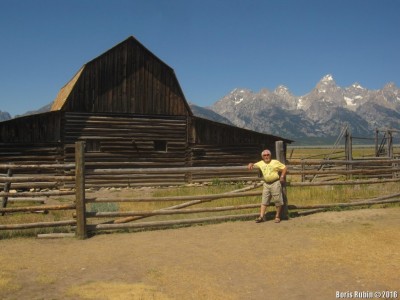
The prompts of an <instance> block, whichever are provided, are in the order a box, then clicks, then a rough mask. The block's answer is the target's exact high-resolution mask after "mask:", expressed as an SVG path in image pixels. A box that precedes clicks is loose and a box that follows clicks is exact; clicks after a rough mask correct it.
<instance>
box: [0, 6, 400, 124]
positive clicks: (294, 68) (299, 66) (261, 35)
mask: <svg viewBox="0 0 400 300" xmlns="http://www.w3.org/2000/svg"><path fill="white" fill-rule="evenodd" d="M399 16H400V1H399V0H336V1H332V0H331V1H328V0H274V1H269V0H264V1H251V0H243V1H239V0H230V1H228V0H202V1H191V0H186V1H185V0H141V1H138V0H112V1H111V0H110V1H105V0H69V1H61V0H0V43H1V44H0V45H1V47H0V54H1V55H0V110H2V111H8V112H9V113H10V114H11V115H12V116H14V115H16V114H22V113H25V112H26V111H29V110H36V109H38V108H40V107H42V106H44V105H46V104H48V103H50V102H51V101H53V100H54V98H55V97H56V95H57V93H58V91H59V90H60V89H61V88H62V87H63V86H64V85H65V84H66V83H67V82H68V81H69V80H70V79H71V78H72V76H73V75H74V74H75V73H76V72H77V71H78V70H79V68H80V67H81V66H82V65H84V64H85V63H87V62H88V61H90V60H92V59H93V58H95V57H97V56H98V55H100V54H102V53H103V52H105V51H107V50H108V49H110V48H111V47H113V46H115V45H116V44H118V43H119V42H121V41H123V40H125V39H126V38H128V37H129V36H131V35H132V36H134V37H136V38H137V39H138V40H139V41H140V42H141V43H142V44H144V45H145V46H146V47H147V48H148V49H149V50H150V51H152V52H153V53H154V54H155V55H156V56H158V57H159V58H160V59H161V60H163V61H164V62H165V63H166V64H168V65H169V66H170V67H172V68H173V69H174V70H175V73H176V75H177V77H178V80H179V82H180V85H181V87H182V90H183V92H184V94H185V96H186V99H187V100H188V101H190V102H193V103H195V104H197V105H200V106H208V105H212V104H213V103H214V102H215V101H217V100H219V99H220V98H221V97H223V96H225V95H226V94H228V93H229V92H230V91H232V90H233V89H235V88H248V89H251V90H253V91H255V92H256V91H259V90H260V89H262V88H267V89H270V90H273V89H275V88H276V87H277V86H278V85H280V84H284V85H286V86H287V87H288V88H289V89H290V90H291V92H292V93H293V94H295V95H297V96H300V95H304V94H306V93H307V92H309V91H310V90H311V89H313V88H314V87H315V85H316V83H317V82H318V81H319V80H320V79H321V78H322V77H323V76H324V75H326V74H332V75H333V77H334V79H335V81H336V83H337V84H338V85H340V86H342V87H346V86H349V85H351V84H353V83H354V82H358V83H360V84H361V85H362V86H364V87H365V88H368V89H379V88H382V87H383V86H384V85H385V84H386V83H388V82H394V83H395V84H396V85H397V86H400V38H399V37H400V17H399Z"/></svg>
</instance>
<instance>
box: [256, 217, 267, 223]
mask: <svg viewBox="0 0 400 300" xmlns="http://www.w3.org/2000/svg"><path fill="white" fill-rule="evenodd" d="M261 222H265V218H264V217H258V218H257V219H256V223H261Z"/></svg>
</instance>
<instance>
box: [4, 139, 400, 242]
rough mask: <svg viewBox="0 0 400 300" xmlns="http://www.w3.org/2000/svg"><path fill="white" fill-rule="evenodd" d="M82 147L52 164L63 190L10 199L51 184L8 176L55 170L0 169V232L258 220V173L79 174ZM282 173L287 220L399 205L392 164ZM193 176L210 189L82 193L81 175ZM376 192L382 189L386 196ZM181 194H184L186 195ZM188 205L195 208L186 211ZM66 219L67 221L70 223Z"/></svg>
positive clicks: (307, 167) (291, 165) (300, 166)
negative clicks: (72, 159)
mask: <svg viewBox="0 0 400 300" xmlns="http://www.w3.org/2000/svg"><path fill="white" fill-rule="evenodd" d="M279 144H280V143H278V145H279ZM78 146H79V147H78ZM83 148H84V146H83V143H82V142H80V143H77V145H76V148H75V155H77V158H76V163H72V164H64V165H61V164H60V165H58V168H59V169H60V170H63V169H69V170H72V169H74V170H75V172H74V175H73V176H65V175H63V176H61V175H60V176H52V177H54V178H57V179H58V180H59V181H64V183H69V185H70V188H69V189H62V190H40V189H32V190H31V191H29V192H26V191H24V189H18V188H17V190H16V191H14V192H12V191H11V189H13V188H14V189H15V187H16V186H18V185H19V184H24V185H25V186H29V185H31V186H32V185H34V184H35V183H43V182H44V181H49V180H52V179H51V178H49V176H43V175H38V176H34V177H31V176H23V175H17V176H12V175H13V172H14V170H18V169H38V168H40V169H45V168H54V165H14V166H12V165H6V166H5V165H0V167H1V168H4V167H9V170H11V172H9V173H8V174H7V175H8V176H5V177H1V178H0V179H1V181H2V182H3V183H4V185H3V187H4V188H3V192H0V196H1V197H2V199H3V200H2V204H3V205H2V206H3V208H1V209H0V212H1V213H2V214H3V221H4V223H5V224H4V225H1V226H0V230H6V231H10V232H12V231H14V230H17V231H18V230H25V229H32V228H37V229H38V231H36V232H43V230H45V228H61V230H63V231H68V232H69V231H71V230H72V232H74V231H75V233H76V234H77V236H80V237H81V238H86V237H87V235H88V233H90V234H91V233H94V232H98V231H103V230H121V229H124V230H137V229H143V228H159V227H171V226H184V225H189V224H198V223H209V222H221V221H227V220H238V219H240V220H243V219H244V220H248V219H251V218H254V217H255V216H257V215H258V212H257V210H258V207H259V202H260V199H259V198H260V195H261V189H260V186H261V185H260V178H259V177H258V173H257V171H251V172H250V171H245V170H246V166H236V167H235V166H232V167H223V168H221V167H206V168H204V167H186V168H185V167H181V168H163V169H158V168H155V169H154V168H135V169H114V170H110V169H94V170H85V164H84V160H85V152H84V151H83ZM277 148H278V147H277ZM287 166H288V169H289V171H288V175H287V185H286V186H285V187H284V190H283V192H284V195H285V197H286V196H287V195H289V202H288V206H287V208H288V209H289V212H290V213H291V214H292V216H294V215H302V214H308V213H311V212H316V211H324V210H326V209H332V208H339V207H348V206H356V207H357V206H372V205H378V204H385V205H387V204H388V203H395V202H399V201H400V200H399V199H400V190H399V185H398V182H399V181H400V168H399V160H398V159H391V158H380V159H375V160H373V159H369V160H366V159H355V160H352V161H346V160H317V159H292V160H291V161H288V164H287ZM321 166H324V168H321ZM371 166H374V168H371ZM226 170H229V172H231V173H232V174H235V172H238V171H241V172H247V177H246V178H241V177H238V176H237V177H236V178H225V177H223V176H224V175H223V174H224V171H226ZM127 171H129V173H127ZM121 172H122V173H121ZM197 172H208V173H209V174H213V176H214V180H213V181H212V182H210V180H204V181H203V180H192V181H191V182H192V183H191V185H192V186H193V188H189V189H188V187H189V186H190V185H189V186H187V187H185V186H184V185H180V184H179V183H178V182H175V184H174V185H175V186H176V188H175V189H172V190H173V191H175V194H168V193H166V194H165V193H162V192H161V193H158V192H157V190H160V191H162V189H155V190H147V192H146V190H143V186H142V187H141V188H136V189H133V190H130V189H127V190H126V189H123V190H118V189H115V190H114V192H113V190H109V191H108V190H106V191H104V190H103V191H102V190H97V189H94V190H93V189H92V190H87V187H86V186H85V178H86V177H87V176H86V174H87V173H89V174H92V173H94V174H95V175H101V174H103V175H106V176H109V177H114V178H115V179H116V180H117V179H118V178H137V179H139V180H142V181H143V182H145V181H146V180H147V181H149V178H153V177H152V176H158V177H169V176H177V174H181V175H182V174H185V175H184V176H186V178H187V177H188V176H187V174H189V173H190V174H191V175H192V177H196V176H193V175H194V174H196V173H197ZM92 175H93V174H92ZM152 180H154V178H153V179H152ZM170 184H173V183H170ZM153 186H154V183H153ZM179 186H181V188H179ZM159 187H160V186H159ZM347 187H348V188H347ZM168 188H170V187H168ZM382 189H384V190H385V192H384V193H383V192H382ZM185 190H186V191H187V192H184V191H185ZM149 191H150V193H149ZM181 192H184V194H181ZM308 193H309V195H312V194H315V195H316V196H317V197H318V198H317V199H314V200H313V199H310V198H309V199H308V200H305V199H304V196H306V197H309V196H307V195H308ZM153 194H154V195H153ZM328 195H330V196H328ZM332 196H334V197H333V198H332ZM301 199H304V200H301ZM306 199H307V198H306ZM7 202H8V203H7ZM40 203H42V204H40ZM191 206H196V207H195V208H191ZM60 211H69V213H62V214H59V213H58V212H60ZM40 212H42V213H45V212H48V214H44V215H42V216H43V217H40V215H41V214H40ZM74 212H75V213H74ZM32 213H34V214H35V220H37V222H29V223H26V222H23V223H21V220H24V218H25V217H26V218H27V219H29V218H30V217H29V214H32ZM38 213H39V214H38ZM286 213H287V210H286ZM72 215H73V218H71V216H72ZM286 217H287V215H283V216H282V218H283V219H284V218H286ZM143 219H145V220H144V221H143ZM57 231H58V230H56V232H57ZM44 232H46V231H44Z"/></svg>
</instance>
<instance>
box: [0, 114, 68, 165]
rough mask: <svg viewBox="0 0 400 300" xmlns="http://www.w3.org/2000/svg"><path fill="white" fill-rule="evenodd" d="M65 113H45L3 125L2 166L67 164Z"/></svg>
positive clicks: (0, 133) (0, 125)
mask: <svg viewBox="0 0 400 300" xmlns="http://www.w3.org/2000/svg"><path fill="white" fill-rule="evenodd" d="M60 116H61V113H60V112H55V113H43V114H40V115H30V116H24V117H20V118H16V119H12V120H8V121H4V122H0V163H17V164H31V163H32V164H52V163H63V147H62V145H61V142H60V138H61V137H60V128H61V126H62V125H61V122H62V121H61V118H60Z"/></svg>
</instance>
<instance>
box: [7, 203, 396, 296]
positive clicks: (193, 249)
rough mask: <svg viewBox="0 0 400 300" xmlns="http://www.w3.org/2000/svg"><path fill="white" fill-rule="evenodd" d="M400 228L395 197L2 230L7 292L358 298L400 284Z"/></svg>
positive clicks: (14, 294) (78, 294) (29, 294)
mask: <svg viewBox="0 0 400 300" xmlns="http://www.w3.org/2000/svg"><path fill="white" fill-rule="evenodd" d="M399 233H400V207H391V208H378V209H361V210H349V211H341V212H325V213H318V214H314V215H309V216H304V217H297V218H292V219H290V220H289V221H282V222H281V223H280V224H275V223H273V222H272V221H267V222H265V223H261V224H256V223H254V222H253V221H240V222H239V221H238V222H227V223H221V224H212V225H202V226H193V227H186V228H180V229H168V230H157V231H147V232H138V233H113V234H100V235H97V236H94V237H91V238H89V239H87V240H83V241H82V240H76V239H75V238H62V239H36V238H17V239H8V240H0V250H1V251H0V265H1V267H0V299H142V300H148V299H335V298H336V297H337V293H338V292H339V293H346V292H350V293H353V294H352V295H353V298H354V297H355V294H354V293H355V292H375V291H397V292H400V280H399V270H400V238H399V237H400V234H399ZM340 295H344V294H340ZM368 295H369V294H368ZM397 297H400V296H397Z"/></svg>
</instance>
